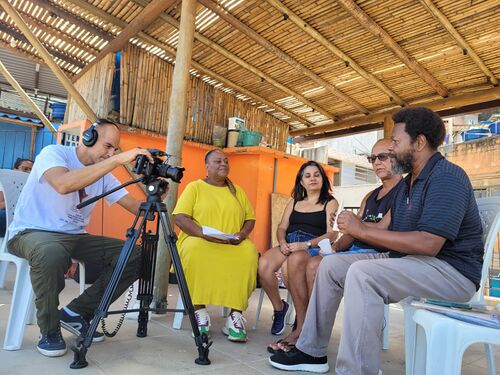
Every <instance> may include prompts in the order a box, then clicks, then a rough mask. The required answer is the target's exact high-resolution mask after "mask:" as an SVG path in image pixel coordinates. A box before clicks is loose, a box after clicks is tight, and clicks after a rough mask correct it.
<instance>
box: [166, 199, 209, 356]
mask: <svg viewBox="0 0 500 375" xmlns="http://www.w3.org/2000/svg"><path fill="white" fill-rule="evenodd" d="M157 210H158V211H159V212H160V215H159V217H158V220H159V222H160V224H161V227H162V230H163V235H164V238H165V241H166V243H167V247H168V250H169V252H170V257H171V259H172V264H173V266H174V270H175V274H176V276H177V283H178V286H179V293H180V295H181V298H182V302H183V303H184V309H185V311H186V313H187V315H188V317H189V320H190V322H191V328H192V330H193V334H194V341H195V343H196V346H197V347H198V358H196V359H195V363H196V364H198V365H209V364H210V360H209V359H208V353H209V348H210V346H211V345H212V342H211V341H210V342H209V341H208V336H207V335H206V334H205V333H203V334H202V335H200V330H199V329H198V323H197V322H196V318H195V316H194V306H193V302H192V301H191V296H190V295H189V289H188V287H187V282H186V277H185V276H184V270H183V269H182V264H181V259H180V256H179V252H178V251H177V246H176V244H175V241H176V237H175V232H174V231H173V228H172V225H171V224H170V220H169V219H168V217H166V212H165V209H164V207H162V205H161V204H159V203H157ZM162 214H163V215H162Z"/></svg>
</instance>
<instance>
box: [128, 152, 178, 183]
mask: <svg viewBox="0 0 500 375" xmlns="http://www.w3.org/2000/svg"><path fill="white" fill-rule="evenodd" d="M147 150H148V151H149V153H150V154H151V156H152V157H153V160H154V163H151V162H150V161H149V160H148V158H147V156H146V155H137V157H136V158H135V165H134V168H133V169H132V172H134V173H136V174H142V175H144V176H146V177H147V178H148V179H149V178H156V177H164V178H170V179H171V180H172V181H174V182H181V180H182V177H183V175H184V170H185V168H182V167H173V166H171V165H169V164H167V161H166V160H162V159H160V158H159V157H160V156H169V155H167V154H165V153H164V152H163V151H160V150H158V149H155V148H148V149H147Z"/></svg>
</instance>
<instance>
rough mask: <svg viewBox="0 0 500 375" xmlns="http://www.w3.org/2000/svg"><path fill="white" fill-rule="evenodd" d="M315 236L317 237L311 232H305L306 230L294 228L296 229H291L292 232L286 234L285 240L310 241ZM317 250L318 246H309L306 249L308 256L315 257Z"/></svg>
mask: <svg viewBox="0 0 500 375" xmlns="http://www.w3.org/2000/svg"><path fill="white" fill-rule="evenodd" d="M316 237H318V236H315V235H313V234H310V233H307V232H304V231H301V230H296V231H293V232H291V233H288V234H287V235H286V242H287V243H293V242H307V241H310V240H312V239H313V238H316ZM319 250H320V249H319V247H310V248H309V249H307V250H306V251H307V253H308V254H309V255H310V256H312V257H315V256H317V255H319Z"/></svg>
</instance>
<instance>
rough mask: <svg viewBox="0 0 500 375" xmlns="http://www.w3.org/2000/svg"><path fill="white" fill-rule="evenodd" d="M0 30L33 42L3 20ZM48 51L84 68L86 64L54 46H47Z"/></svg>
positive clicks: (24, 41)
mask: <svg viewBox="0 0 500 375" xmlns="http://www.w3.org/2000/svg"><path fill="white" fill-rule="evenodd" d="M0 31H1V32H4V33H5V34H8V35H10V36H11V37H13V38H14V39H17V40H18V41H20V42H23V43H27V44H31V43H30V41H29V40H28V38H26V37H25V36H24V35H23V34H21V33H20V32H19V31H17V30H14V29H12V28H11V26H10V25H6V24H4V23H3V22H0ZM45 48H46V49H47V51H48V52H49V53H50V54H51V55H52V56H54V57H57V58H58V59H61V60H63V61H66V62H68V63H70V64H72V65H74V66H77V67H79V68H83V67H84V66H85V63H84V62H83V61H81V60H78V59H76V58H74V57H72V56H70V55H67V54H65V53H63V52H60V51H59V50H58V49H56V48H54V47H52V46H48V45H47V46H45Z"/></svg>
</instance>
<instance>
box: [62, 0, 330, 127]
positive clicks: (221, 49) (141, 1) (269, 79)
mask: <svg viewBox="0 0 500 375" xmlns="http://www.w3.org/2000/svg"><path fill="white" fill-rule="evenodd" d="M69 1H72V0H69ZM131 1H132V2H133V3H136V4H138V5H140V6H146V5H147V4H148V1H147V0H131ZM160 18H161V19H162V20H163V21H165V22H167V23H168V24H170V25H172V26H174V27H175V28H177V29H179V21H177V20H176V19H175V18H174V17H172V16H170V15H168V14H167V13H165V12H164V13H162V14H161V15H160ZM194 37H195V39H197V40H199V41H200V42H201V43H203V44H204V45H206V46H207V47H210V48H212V49H213V50H214V51H216V52H218V53H219V54H221V55H222V56H224V57H225V58H227V59H228V60H231V61H232V62H234V63H236V64H238V65H239V66H241V67H243V68H245V69H247V70H248V71H250V72H252V73H253V74H255V75H256V76H258V77H260V78H261V79H263V80H265V81H267V82H269V83H270V84H271V85H273V86H274V87H276V88H277V89H279V90H281V91H283V92H284V93H285V94H287V95H289V96H292V97H294V98H296V99H298V100H300V101H301V102H302V103H304V104H305V105H307V106H309V107H311V108H312V109H314V110H315V111H316V112H318V113H321V114H322V115H323V116H325V117H328V118H330V119H332V120H334V121H336V120H338V118H337V117H336V116H335V115H333V114H332V113H330V112H329V111H327V110H326V109H324V108H321V107H320V106H318V105H317V104H315V103H313V102H312V101H310V100H309V99H307V98H306V97H305V96H303V95H301V94H299V93H298V92H295V91H293V90H292V89H290V88H288V87H286V86H285V85H283V84H281V83H279V82H278V81H276V80H275V79H274V78H272V77H271V76H269V75H268V74H266V73H264V72H263V71H261V70H259V69H257V68H256V67H254V66H253V65H251V64H249V63H247V62H246V61H245V60H243V59H241V58H239V57H238V56H236V55H235V54H234V53H232V52H230V51H228V50H226V49H225V48H224V47H222V46H220V45H219V44H217V43H215V42H214V41H212V40H210V39H209V38H207V37H205V36H203V34H200V33H199V32H197V31H195V33H194Z"/></svg>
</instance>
